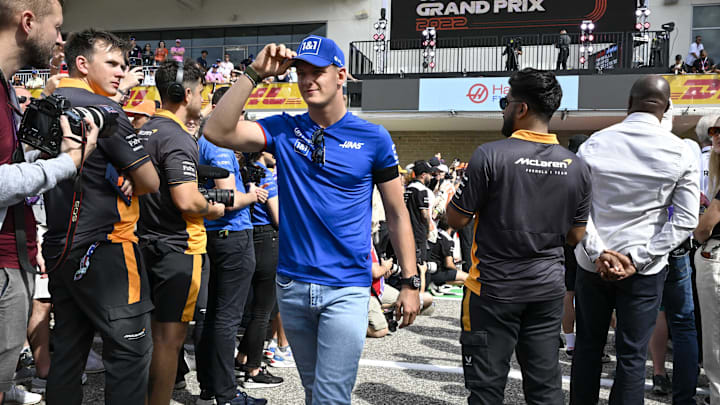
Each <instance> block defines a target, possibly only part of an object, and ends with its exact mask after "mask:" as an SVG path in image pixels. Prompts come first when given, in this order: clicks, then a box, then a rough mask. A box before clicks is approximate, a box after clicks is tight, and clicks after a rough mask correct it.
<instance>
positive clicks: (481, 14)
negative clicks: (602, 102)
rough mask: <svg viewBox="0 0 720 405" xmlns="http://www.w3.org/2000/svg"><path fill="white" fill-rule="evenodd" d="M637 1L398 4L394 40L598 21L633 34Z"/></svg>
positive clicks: (601, 26)
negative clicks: (429, 32)
mask: <svg viewBox="0 0 720 405" xmlns="http://www.w3.org/2000/svg"><path fill="white" fill-rule="evenodd" d="M634 11H635V2H634V1H627V0H613V1H612V2H611V1H610V0H479V1H448V0H440V1H438V0H412V1H409V0H403V1H400V0H396V1H393V2H392V16H391V25H390V30H391V31H390V33H391V35H392V39H418V40H419V38H420V33H421V32H422V30H424V29H425V28H427V27H435V28H436V30H437V31H438V39H440V40H442V39H443V38H457V37H479V36H493V35H496V36H502V35H506V36H507V35H521V34H543V33H552V34H557V33H558V31H560V29H562V28H564V29H567V30H568V32H578V31H579V26H580V23H581V22H582V21H583V20H592V21H593V22H594V23H595V26H596V27H597V28H596V30H598V31H602V32H627V31H631V30H632V29H633V25H634V23H635V15H634Z"/></svg>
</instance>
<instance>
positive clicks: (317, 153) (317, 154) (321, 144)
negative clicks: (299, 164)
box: [312, 128, 325, 166]
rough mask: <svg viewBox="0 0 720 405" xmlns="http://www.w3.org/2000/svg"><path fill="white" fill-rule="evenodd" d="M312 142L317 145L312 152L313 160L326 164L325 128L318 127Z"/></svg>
mask: <svg viewBox="0 0 720 405" xmlns="http://www.w3.org/2000/svg"><path fill="white" fill-rule="evenodd" d="M312 143H313V146H314V147H315V149H314V150H313V152H312V161H313V163H317V164H319V165H320V166H322V165H324V164H325V130H323V129H322V128H318V129H316V130H315V132H313V134H312Z"/></svg>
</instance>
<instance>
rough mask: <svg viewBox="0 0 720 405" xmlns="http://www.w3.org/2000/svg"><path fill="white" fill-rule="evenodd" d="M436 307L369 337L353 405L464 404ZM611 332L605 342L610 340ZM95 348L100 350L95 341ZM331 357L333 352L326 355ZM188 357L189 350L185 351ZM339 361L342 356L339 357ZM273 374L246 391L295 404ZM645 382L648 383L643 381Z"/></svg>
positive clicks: (93, 379) (449, 326)
mask: <svg viewBox="0 0 720 405" xmlns="http://www.w3.org/2000/svg"><path fill="white" fill-rule="evenodd" d="M436 304H437V308H436V311H435V313H434V314H433V315H432V316H421V317H418V319H417V321H416V323H415V325H413V326H410V327H408V328H406V329H403V330H399V331H398V332H396V333H394V334H392V335H389V336H387V337H385V338H381V339H368V340H367V342H366V344H365V350H364V352H363V355H362V360H361V364H360V370H359V372H358V378H357V382H356V384H355V389H354V391H353V399H352V403H353V404H363V405H365V404H376V405H396V404H413V405H419V404H422V405H425V404H427V405H446V404H463V403H467V401H466V397H467V390H466V389H465V387H464V384H463V376H462V369H461V367H460V344H459V342H458V339H459V336H460V322H459V318H460V304H461V303H460V300H459V299H458V298H451V297H448V298H445V299H440V300H436ZM612 339H613V337H612V335H610V336H609V338H608V342H609V343H612ZM95 349H96V350H98V349H99V346H98V344H97V343H96V347H95ZM559 350H560V363H561V367H562V370H563V376H564V377H563V390H564V392H565V396H566V403H567V396H568V392H569V388H570V386H569V377H568V376H569V375H570V359H569V358H568V357H567V356H566V355H565V351H564V350H563V349H559ZM607 350H608V353H609V354H610V355H611V357H612V359H613V361H612V362H611V363H608V364H606V365H604V367H603V378H604V380H603V385H604V387H603V389H602V390H601V392H600V397H601V400H600V403H601V404H607V398H608V396H609V394H610V391H609V386H610V384H612V380H611V372H612V370H613V369H614V368H615V362H614V360H615V358H614V356H613V354H614V350H613V348H612V344H609V345H608V346H607ZM330 356H332V354H330ZM188 357H190V358H189V360H192V353H190V354H189V355H188ZM338 361H341V359H338ZM666 366H667V368H668V370H669V372H670V373H672V352H671V351H669V352H668V359H667V361H666ZM269 370H270V372H271V373H273V374H274V375H277V376H280V377H283V378H284V379H285V382H284V383H283V384H282V385H281V386H279V387H275V388H267V389H251V390H247V391H246V392H248V394H249V395H251V396H254V397H263V398H267V399H268V403H270V404H282V405H295V404H297V405H300V404H303V403H304V400H303V399H304V394H303V390H302V386H301V384H300V378H299V376H298V374H297V370H296V369H295V368H272V367H269ZM519 370H520V369H519V366H518V364H517V362H516V361H515V359H514V358H513V362H512V370H511V372H510V376H509V378H508V381H507V387H506V390H505V402H504V403H505V404H525V401H524V400H523V394H522V381H521V378H520V372H519ZM88 377H89V379H88V383H87V384H86V385H85V386H84V390H85V392H84V401H83V404H93V405H95V404H102V403H103V386H104V374H94V375H89V376H88ZM646 377H647V378H648V379H649V380H646V382H647V384H646V393H645V403H646V404H648V405H654V404H670V403H671V400H670V397H669V396H667V397H661V396H656V395H653V394H652V393H651V391H650V387H651V385H652V364H651V363H650V362H648V363H647V374H646ZM186 381H187V387H186V388H185V389H183V390H177V391H175V392H174V395H173V404H194V403H195V400H196V399H197V396H198V395H199V394H200V388H199V386H198V383H197V379H196V376H195V372H194V371H193V372H191V373H190V374H188V375H187V376H186ZM648 384H649V385H648ZM699 393H700V394H699V395H698V404H701V403H702V400H703V399H704V398H705V396H706V395H707V385H706V386H705V387H702V388H700V389H699Z"/></svg>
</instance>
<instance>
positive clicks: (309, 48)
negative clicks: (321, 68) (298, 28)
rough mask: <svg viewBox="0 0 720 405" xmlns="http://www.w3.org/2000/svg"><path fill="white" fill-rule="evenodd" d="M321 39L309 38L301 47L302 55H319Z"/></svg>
mask: <svg viewBox="0 0 720 405" xmlns="http://www.w3.org/2000/svg"><path fill="white" fill-rule="evenodd" d="M321 42H322V39H320V38H308V39H306V40H304V41H303V43H302V44H301V45H300V54H301V55H317V54H318V52H320V43H321Z"/></svg>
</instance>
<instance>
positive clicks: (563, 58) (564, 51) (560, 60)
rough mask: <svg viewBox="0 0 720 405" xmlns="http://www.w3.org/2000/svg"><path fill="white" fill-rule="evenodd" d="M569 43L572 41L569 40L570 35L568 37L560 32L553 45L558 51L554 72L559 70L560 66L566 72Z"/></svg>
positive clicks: (562, 31) (565, 32) (564, 31)
mask: <svg viewBox="0 0 720 405" xmlns="http://www.w3.org/2000/svg"><path fill="white" fill-rule="evenodd" d="M571 42H572V39H571V38H570V35H568V33H567V31H566V30H564V29H563V30H560V37H559V38H558V41H557V42H556V43H555V48H558V49H559V52H558V57H557V63H556V67H555V70H560V67H561V66H562V68H563V69H564V70H567V60H568V57H569V56H570V43H571Z"/></svg>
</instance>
